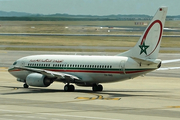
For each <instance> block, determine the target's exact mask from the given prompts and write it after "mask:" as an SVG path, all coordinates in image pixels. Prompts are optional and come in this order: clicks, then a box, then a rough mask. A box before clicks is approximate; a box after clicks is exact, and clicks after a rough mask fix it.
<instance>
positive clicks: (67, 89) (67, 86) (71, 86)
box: [64, 84, 75, 92]
mask: <svg viewBox="0 0 180 120" xmlns="http://www.w3.org/2000/svg"><path fill="white" fill-rule="evenodd" d="M74 90H75V87H74V85H69V84H67V85H65V86H64V91H66V92H73V91H74Z"/></svg>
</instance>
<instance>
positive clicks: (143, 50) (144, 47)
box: [139, 42, 149, 55]
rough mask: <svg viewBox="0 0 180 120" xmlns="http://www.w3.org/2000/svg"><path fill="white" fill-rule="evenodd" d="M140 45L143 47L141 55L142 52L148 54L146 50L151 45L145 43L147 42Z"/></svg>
mask: <svg viewBox="0 0 180 120" xmlns="http://www.w3.org/2000/svg"><path fill="white" fill-rule="evenodd" d="M139 47H140V48H141V52H140V55H141V54H142V53H145V54H146V55H147V52H146V49H147V48H148V47H149V46H148V45H145V42H143V44H142V45H139Z"/></svg>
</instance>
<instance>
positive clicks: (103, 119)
mask: <svg viewBox="0 0 180 120" xmlns="http://www.w3.org/2000/svg"><path fill="white" fill-rule="evenodd" d="M0 111H3V112H14V113H30V114H34V113H32V112H28V111H18V110H5V109H0ZM36 114H39V115H51V116H52V115H53V116H63V117H73V118H86V119H98V120H122V119H113V118H101V117H90V116H77V115H66V114H53V113H36ZM14 116H17V117H22V116H19V115H14ZM28 117H29V118H34V116H28Z"/></svg>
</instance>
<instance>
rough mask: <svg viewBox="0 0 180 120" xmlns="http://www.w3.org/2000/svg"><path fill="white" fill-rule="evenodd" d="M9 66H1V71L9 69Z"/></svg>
mask: <svg viewBox="0 0 180 120" xmlns="http://www.w3.org/2000/svg"><path fill="white" fill-rule="evenodd" d="M7 70H8V68H7V67H0V71H7Z"/></svg>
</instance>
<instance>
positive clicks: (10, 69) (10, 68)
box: [8, 65, 14, 73]
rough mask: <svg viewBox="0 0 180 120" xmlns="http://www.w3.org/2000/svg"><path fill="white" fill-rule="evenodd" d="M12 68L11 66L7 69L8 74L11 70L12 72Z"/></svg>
mask: <svg viewBox="0 0 180 120" xmlns="http://www.w3.org/2000/svg"><path fill="white" fill-rule="evenodd" d="M13 68H14V66H13V65H11V66H10V67H9V68H8V72H9V73H10V72H11V71H12V70H13Z"/></svg>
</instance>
